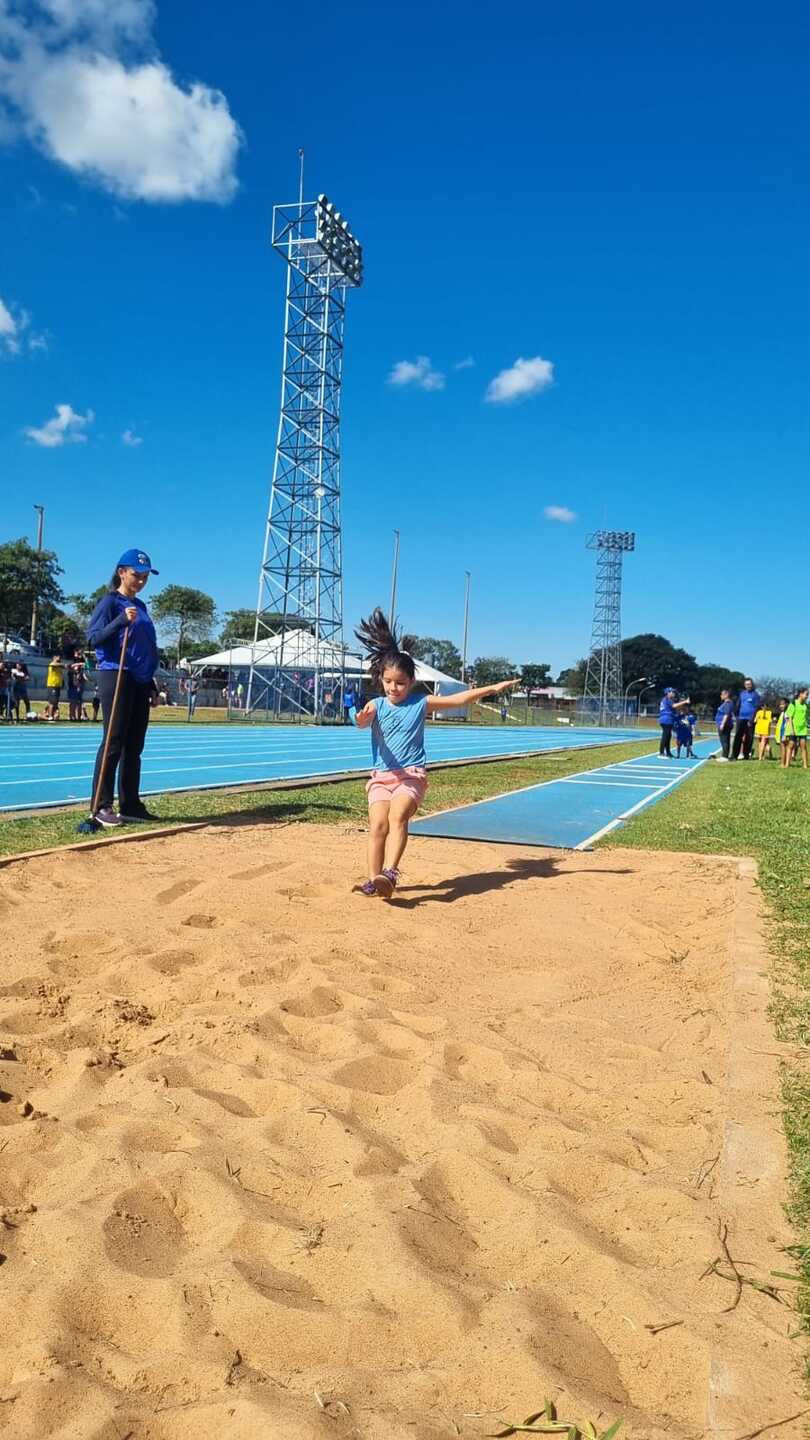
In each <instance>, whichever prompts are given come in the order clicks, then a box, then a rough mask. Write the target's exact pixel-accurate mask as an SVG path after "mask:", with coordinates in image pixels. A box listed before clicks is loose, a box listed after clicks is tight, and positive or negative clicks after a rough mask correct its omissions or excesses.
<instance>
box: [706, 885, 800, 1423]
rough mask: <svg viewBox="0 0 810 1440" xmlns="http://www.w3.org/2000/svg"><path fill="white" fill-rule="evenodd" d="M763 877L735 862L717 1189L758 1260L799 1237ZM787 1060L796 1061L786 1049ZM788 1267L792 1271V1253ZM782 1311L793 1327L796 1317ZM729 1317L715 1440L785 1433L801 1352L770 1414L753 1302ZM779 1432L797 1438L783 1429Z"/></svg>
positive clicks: (716, 1390)
mask: <svg viewBox="0 0 810 1440" xmlns="http://www.w3.org/2000/svg"><path fill="white" fill-rule="evenodd" d="M723 858H728V857H723ZM757 876H758V869H757V864H756V861H755V860H751V859H746V858H740V859H739V860H738V861H737V878H736V886H735V903H734V916H733V922H732V930H731V935H730V952H731V970H730V977H729V984H730V995H729V1016H730V1024H729V1068H728V1082H727V1089H726V1095H727V1108H726V1119H725V1125H724V1128H723V1141H722V1149H721V1155H720V1166H719V1176H720V1178H719V1189H718V1194H719V1199H720V1209H721V1214H722V1215H723V1218H724V1221H725V1223H726V1225H727V1226H728V1244H729V1247H730V1249H731V1252H732V1254H733V1255H735V1257H736V1256H746V1255H749V1254H754V1255H756V1254H757V1251H759V1252H760V1254H761V1253H762V1242H763V1238H764V1237H768V1238H769V1239H772V1238H773V1237H774V1236H787V1238H786V1239H785V1241H784V1243H786V1244H788V1243H790V1239H791V1238H792V1237H790V1235H789V1234H788V1231H787V1221H786V1218H785V1212H784V1208H783V1207H784V1203H785V1189H786V1176H787V1173H788V1154H787V1144H786V1140H785V1135H784V1130H783V1127H782V1120H781V1109H780V1103H779V1090H780V1078H779V1062H780V1059H781V1058H782V1050H781V1049H780V1047H779V1044H778V1042H777V1041H776V1039H775V1036H774V1033H773V1026H772V1023H771V1020H770V1017H769V1015H768V1001H769V968H770V955H769V953H768V947H767V944H766V941H765V935H764V929H765V917H764V914H763V905H762V897H761V893H760V891H759V887H758V884H757ZM784 1056H785V1058H788V1052H787V1049H785V1050H784ZM751 1175H754V1176H756V1184H755V1186H754V1187H753V1188H751V1187H749V1186H748V1185H746V1186H744V1187H741V1183H740V1176H751ZM752 1247H753V1248H752ZM719 1250H720V1242H719V1240H718V1252H719ZM783 1268H785V1269H790V1268H791V1264H790V1261H789V1257H786V1260H785V1262H784V1265H783ZM746 1273H748V1274H752V1275H756V1274H757V1271H756V1270H750V1269H749V1270H748V1271H747V1272H746ZM759 1278H761V1279H763V1280H766V1281H767V1280H768V1279H769V1276H768V1275H767V1274H764V1275H762V1274H761V1272H760V1276H759ZM748 1293H749V1294H750V1293H751V1292H748ZM768 1303H771V1304H772V1303H773V1302H768ZM781 1313H782V1314H783V1315H784V1318H785V1321H786V1322H789V1320H790V1317H791V1312H790V1311H789V1310H784V1311H782V1312H781ZM774 1318H775V1317H774ZM727 1319H728V1321H729V1323H728V1324H724V1325H723V1326H722V1327H721V1330H720V1336H719V1338H718V1342H717V1344H716V1346H715V1350H714V1354H713V1356H712V1363H711V1369H710V1372H709V1391H708V1396H707V1404H706V1425H707V1429H706V1436H707V1440H729V1437H730V1436H743V1435H748V1434H750V1433H751V1432H752V1431H757V1427H758V1426H762V1427H768V1428H770V1427H772V1426H775V1425H779V1426H780V1427H783V1426H784V1424H785V1421H786V1420H791V1419H795V1420H797V1421H798V1420H799V1419H800V1418H801V1417H802V1416H808V1417H810V1409H807V1401H806V1397H805V1395H804V1392H803V1388H802V1381H801V1376H800V1373H799V1371H800V1364H801V1358H802V1356H801V1352H800V1351H797V1350H796V1349H795V1348H794V1347H793V1346H791V1345H790V1344H789V1343H788V1344H783V1345H779V1346H776V1347H774V1348H775V1350H776V1353H772V1359H773V1362H774V1366H775V1372H776V1373H777V1374H778V1379H779V1384H780V1388H782V1389H783V1394H784V1406H783V1408H781V1409H780V1411H779V1413H771V1412H772V1409H773V1401H772V1399H771V1400H770V1402H769V1403H768V1406H767V1409H768V1413H767V1414H762V1413H760V1412H761V1407H762V1404H763V1402H764V1397H758V1396H756V1395H753V1394H752V1392H751V1378H750V1372H749V1371H748V1368H747V1366H746V1363H745V1357H746V1346H745V1345H744V1344H742V1345H741V1340H742V1339H743V1335H744V1330H743V1331H742V1333H741V1327H745V1325H746V1305H745V1304H744V1303H743V1304H741V1305H740V1307H739V1309H738V1310H735V1311H733V1312H731V1313H730V1314H729V1316H728V1317H727ZM748 1323H749V1324H750V1315H749V1316H748ZM785 1328H786V1329H787V1323H786V1326H785ZM749 1337H750V1331H749ZM757 1433H758V1431H757ZM781 1433H782V1434H784V1435H791V1434H798V1433H799V1432H798V1431H794V1430H793V1429H790V1430H787V1429H784V1428H782V1432H781Z"/></svg>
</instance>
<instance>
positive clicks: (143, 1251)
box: [104, 1184, 186, 1279]
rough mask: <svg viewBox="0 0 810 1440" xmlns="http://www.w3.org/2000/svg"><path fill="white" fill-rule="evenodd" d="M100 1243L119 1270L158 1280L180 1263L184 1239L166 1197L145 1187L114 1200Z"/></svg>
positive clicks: (149, 1186) (171, 1272) (160, 1192)
mask: <svg viewBox="0 0 810 1440" xmlns="http://www.w3.org/2000/svg"><path fill="white" fill-rule="evenodd" d="M104 1244H105V1247H106V1250H107V1254H108V1255H109V1257H110V1260H111V1261H112V1263H113V1265H116V1266H117V1267H118V1269H119V1270H127V1271H128V1272H129V1273H130V1274H132V1275H144V1276H148V1277H150V1278H152V1279H160V1278H162V1277H164V1276H166V1275H171V1274H173V1272H174V1271H175V1270H176V1269H177V1268H178V1266H179V1265H180V1264H181V1262H182V1259H183V1256H184V1253H185V1250H186V1237H185V1232H184V1230H183V1227H182V1225H181V1224H180V1221H179V1220H178V1219H177V1216H176V1215H175V1213H174V1211H173V1209H172V1208H171V1204H170V1202H169V1199H168V1196H167V1195H165V1194H164V1192H163V1191H162V1190H161V1189H160V1188H159V1186H157V1185H149V1184H147V1185H142V1186H139V1187H137V1188H136V1189H134V1190H125V1191H124V1192H123V1193H122V1194H121V1195H119V1196H118V1198H117V1200H115V1202H114V1203H113V1208H112V1211H111V1213H110V1214H109V1215H108V1216H107V1219H106V1220H105V1221H104Z"/></svg>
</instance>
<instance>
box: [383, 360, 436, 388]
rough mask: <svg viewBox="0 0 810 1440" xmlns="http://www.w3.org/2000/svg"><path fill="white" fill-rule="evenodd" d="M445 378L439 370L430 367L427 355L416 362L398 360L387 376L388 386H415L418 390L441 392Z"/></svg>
mask: <svg viewBox="0 0 810 1440" xmlns="http://www.w3.org/2000/svg"><path fill="white" fill-rule="evenodd" d="M445 383H446V382H445V378H444V376H443V375H442V373H441V371H440V370H434V369H433V368H432V367H431V364H430V361H429V359H428V357H427V355H419V356H417V358H416V360H398V361H397V363H396V365H395V366H394V368H393V370H392V371H391V374H390V375H389V376H388V384H389V385H397V386H400V387H402V386H404V385H416V386H417V388H418V389H419V390H443V389H444V387H445Z"/></svg>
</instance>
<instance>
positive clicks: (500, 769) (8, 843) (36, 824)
mask: <svg viewBox="0 0 810 1440" xmlns="http://www.w3.org/2000/svg"><path fill="white" fill-rule="evenodd" d="M649 750H650V743H649V741H647V740H642V741H633V742H631V743H630V744H627V745H619V746H607V745H601V746H599V747H598V748H597V749H594V750H578V751H577V750H569V751H561V752H557V753H556V754H551V755H537V756H531V757H530V758H528V759H525V760H498V761H494V762H491V763H490V764H487V765H463V766H453V767H448V768H446V769H443V770H432V771H431V772H430V788H429V790H428V793H427V800H426V802H425V805H424V807H423V810H424V813H429V812H430V811H431V810H444V809H445V808H447V807H449V806H451V805H462V804H465V803H469V802H471V801H473V800H483V799H486V797H487V796H489V795H499V794H501V792H503V791H506V790H516V789H519V788H520V787H521V786H522V785H534V784H537V782H538V781H540V780H553V779H555V778H556V777H557V776H560V775H571V774H572V773H573V772H574V771H576V770H592V769H595V768H596V767H597V766H599V765H604V764H606V763H607V764H609V763H611V762H612V761H614V760H618V759H619V758H621V759H629V758H630V757H632V756H634V755H644V754H647V753H648V752H649ZM149 806H150V809H151V808H154V810H155V811H156V813H157V814H158V815H159V816H160V823H161V824H164V825H166V824H176V823H179V822H181V821H187V822H189V823H190V822H192V821H197V820H202V821H207V822H210V823H212V824H216V823H217V822H219V823H222V824H229V825H232V824H235V823H250V822H251V821H254V820H261V821H267V820H290V819H292V820H306V821H313V822H315V823H316V824H322V825H328V824H331V823H334V822H336V821H347V822H352V821H356V822H357V823H358V824H360V823H365V819H366V815H367V806H366V794H365V782H364V781H363V780H344V781H337V782H335V783H333V784H326V785H317V786H310V787H308V788H304V787H301V788H299V789H270V788H265V789H262V790H239V791H233V790H231V791H221V790H195V791H190V792H188V793H186V794H182V795H159V796H156V797H155V798H154V799H152V798H150V800H149ZM85 813H86V811H85V810H78V811H76V810H71V811H60V812H59V813H44V814H40V815H34V816H26V817H25V818H20V819H13V820H11V819H0V855H17V854H19V853H20V852H21V851H24V850H41V849H45V848H46V847H48V846H51V845H71V844H74V843H76V842H77V841H79V840H81V838H82V837H81V836H80V835H77V834H76V825H77V822H78V821H79V820H80V819H82V818H83V817H84V815H85ZM145 828H146V827H144V826H139V830H143V829H145Z"/></svg>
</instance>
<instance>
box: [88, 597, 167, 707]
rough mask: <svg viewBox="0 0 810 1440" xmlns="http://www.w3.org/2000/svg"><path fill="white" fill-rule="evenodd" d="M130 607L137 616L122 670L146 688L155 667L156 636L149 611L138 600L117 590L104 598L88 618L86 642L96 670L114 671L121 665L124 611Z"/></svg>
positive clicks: (152, 676)
mask: <svg viewBox="0 0 810 1440" xmlns="http://www.w3.org/2000/svg"><path fill="white" fill-rule="evenodd" d="M131 605H134V606H135V609H136V610H137V612H138V614H137V617H136V619H135V620H134V622H133V624H132V628H131V633H130V637H129V641H128V643H127V653H126V658H125V660H124V669H125V670H128V671H129V673H130V675H131V676H132V678H133V680H138V681H139V682H140V683H141V684H145V685H146V684H149V682H150V681H151V680H152V679H153V678H154V674H155V671H156V670H157V667H158V653H157V636H156V634H155V627H154V625H153V624H152V621H151V620H150V618H149V611H148V610H147V608H146V606H145V605H144V603H143V601H142V600H139V599H138V598H137V596H136V597H135V598H134V599H133V600H129V599H127V597H126V596H125V595H120V594H119V593H118V591H117V590H114V591H111V592H110V594H109V595H103V596H102V598H101V599H100V600H99V602H98V604H97V606H96V608H95V610H94V611H93V613H92V615H91V616H90V624H89V625H88V627H87V640H88V643H89V644H90V645H92V646H93V648H94V650H95V652H96V659H97V660H98V668H99V670H117V669H118V666H119V665H120V663H121V645H122V643H123V639H124V628H125V626H126V624H127V618H126V615H125V614H124V611H125V610H126V609H127V608H128V607H129V606H131Z"/></svg>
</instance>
